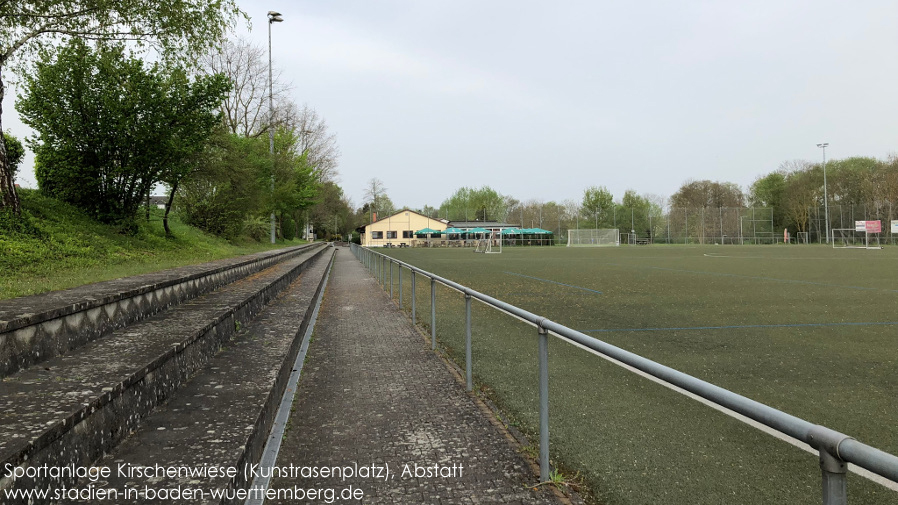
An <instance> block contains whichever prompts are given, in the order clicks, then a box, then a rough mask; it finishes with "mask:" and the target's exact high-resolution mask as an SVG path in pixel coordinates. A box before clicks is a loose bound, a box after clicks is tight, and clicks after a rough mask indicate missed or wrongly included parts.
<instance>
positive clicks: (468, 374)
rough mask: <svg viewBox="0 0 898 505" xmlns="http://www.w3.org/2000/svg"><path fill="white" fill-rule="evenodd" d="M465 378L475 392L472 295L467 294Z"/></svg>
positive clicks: (469, 387)
mask: <svg viewBox="0 0 898 505" xmlns="http://www.w3.org/2000/svg"><path fill="white" fill-rule="evenodd" d="M465 378H466V379H467V382H466V383H467V386H468V391H473V390H474V378H473V375H472V373H471V295H469V294H467V293H465Z"/></svg>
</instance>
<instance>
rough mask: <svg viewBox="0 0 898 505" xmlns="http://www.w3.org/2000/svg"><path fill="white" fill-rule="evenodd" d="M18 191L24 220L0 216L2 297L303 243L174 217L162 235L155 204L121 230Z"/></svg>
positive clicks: (34, 192) (31, 194)
mask: <svg viewBox="0 0 898 505" xmlns="http://www.w3.org/2000/svg"><path fill="white" fill-rule="evenodd" d="M19 196H20V197H21V200H22V207H23V218H24V220H23V221H20V222H18V223H17V224H13V223H12V222H10V220H9V219H8V218H6V219H4V220H0V299H4V298H15V297H19V296H25V295H30V294H36V293H43V292H46V291H53V290H58V289H65V288H70V287H73V286H79V285H82V284H88V283H91V282H99V281H104V280H109V279H116V278H119V277H125V276H130V275H138V274H142V273H147V272H152V271H156V270H162V269H166V268H173V267H178V266H183V265H190V264H196V263H202V262H206V261H212V260H215V259H220V258H226V257H231V256H239V255H242V254H250V253H253V252H258V251H263V250H266V249H273V248H280V247H285V246H289V245H296V244H300V243H303V241H300V240H296V241H287V242H283V241H281V242H278V243H277V244H274V245H272V244H268V243H259V242H255V241H252V240H250V239H246V240H243V241H240V242H237V243H230V242H228V241H226V240H224V239H221V238H218V237H215V236H212V235H209V234H206V233H204V232H202V231H200V230H198V229H196V228H193V227H191V226H187V225H185V224H183V223H181V222H180V220H178V218H177V216H174V217H171V216H170V219H169V225H170V226H171V228H172V233H173V237H166V236H165V232H164V230H163V228H162V211H160V210H158V209H152V210H151V212H150V220H149V221H147V220H146V219H144V218H143V216H141V218H140V219H139V220H138V225H139V230H138V232H137V233H136V234H134V235H127V234H122V233H121V232H120V230H119V228H117V227H115V226H109V225H104V224H101V223H98V222H96V221H94V220H93V219H91V218H90V217H89V216H87V215H85V214H84V213H83V212H81V211H80V210H78V209H76V208H74V207H72V206H70V205H67V204H65V203H62V202H59V201H57V200H54V199H52V198H47V197H45V196H43V195H41V194H40V193H39V192H38V191H35V190H27V189H20V190H19Z"/></svg>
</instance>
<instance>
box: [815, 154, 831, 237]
mask: <svg viewBox="0 0 898 505" xmlns="http://www.w3.org/2000/svg"><path fill="white" fill-rule="evenodd" d="M828 145H829V142H823V143H821V144H817V147H819V148H820V149H823V214H824V217H825V219H826V243H827V244H829V196H828V195H827V192H826V147H827V146H828Z"/></svg>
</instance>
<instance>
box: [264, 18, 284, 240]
mask: <svg viewBox="0 0 898 505" xmlns="http://www.w3.org/2000/svg"><path fill="white" fill-rule="evenodd" d="M283 20H284V18H282V17H281V13H280V12H275V11H268V153H269V154H271V159H272V163H273V162H274V85H273V84H272V77H271V76H272V74H271V23H280V22H281V21H283ZM271 194H272V196H273V195H274V172H273V171H272V173H271ZM275 228H276V219H275V215H274V210H273V209H272V211H271V243H272V244H274V243H275V238H276V235H277V234H276V233H275Z"/></svg>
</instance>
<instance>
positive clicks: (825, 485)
mask: <svg viewBox="0 0 898 505" xmlns="http://www.w3.org/2000/svg"><path fill="white" fill-rule="evenodd" d="M846 466H847V465H846V464H845V462H844V461H842V460H840V459H838V458H836V457H835V456H833V455H832V454H830V453H828V452H826V451H825V450H823V449H820V470H821V471H822V474H823V475H822V481H821V484H822V485H821V488H822V490H823V505H847V504H848V489H847V478H846V472H847V468H846Z"/></svg>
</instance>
